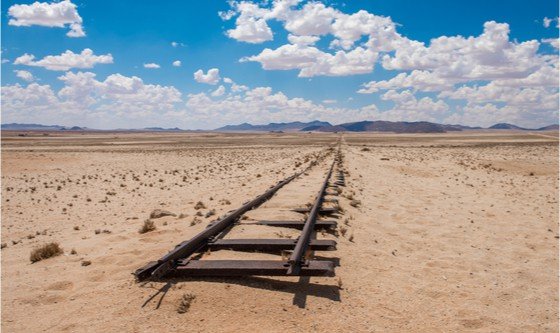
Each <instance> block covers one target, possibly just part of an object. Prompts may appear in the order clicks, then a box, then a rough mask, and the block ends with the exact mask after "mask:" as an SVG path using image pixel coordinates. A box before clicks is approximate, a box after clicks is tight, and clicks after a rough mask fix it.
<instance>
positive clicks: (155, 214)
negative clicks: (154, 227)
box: [150, 209, 177, 219]
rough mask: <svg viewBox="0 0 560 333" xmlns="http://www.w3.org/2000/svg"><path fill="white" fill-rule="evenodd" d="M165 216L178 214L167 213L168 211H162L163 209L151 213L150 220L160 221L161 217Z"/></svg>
mask: <svg viewBox="0 0 560 333" xmlns="http://www.w3.org/2000/svg"><path fill="white" fill-rule="evenodd" d="M164 216H177V214H175V213H172V212H170V211H167V210H162V209H154V210H153V211H152V212H151V213H150V218H151V219H159V218H160V217H164Z"/></svg>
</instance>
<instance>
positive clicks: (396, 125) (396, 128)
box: [214, 120, 559, 133]
mask: <svg viewBox="0 0 560 333" xmlns="http://www.w3.org/2000/svg"><path fill="white" fill-rule="evenodd" d="M558 128H559V126H558V124H552V125H548V126H544V127H540V128H535V129H530V128H524V127H519V126H516V125H513V124H508V123H498V124H495V125H493V126H490V127H488V128H483V127H479V126H477V127H472V126H464V125H458V124H456V125H449V124H438V123H432V122H427V121H415V122H407V121H384V120H377V121H359V122H350V123H342V124H338V125H333V124H331V123H329V122H322V121H318V120H314V121H311V122H308V123H303V122H299V121H298V122H288V123H269V124H267V125H251V124H249V123H242V124H239V125H227V126H223V127H220V128H216V129H215V130H214V131H218V132H244V131H253V132H255V131H256V132H258V131H269V132H270V131H304V132H393V133H445V132H452V131H463V130H480V129H494V130H521V131H525V130H528V131H546V130H558Z"/></svg>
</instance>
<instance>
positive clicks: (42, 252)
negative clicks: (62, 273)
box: [29, 242, 64, 262]
mask: <svg viewBox="0 0 560 333" xmlns="http://www.w3.org/2000/svg"><path fill="white" fill-rule="evenodd" d="M62 253H64V251H63V250H62V248H61V247H60V245H58V243H55V242H52V243H48V244H45V245H43V246H41V247H37V248H35V249H33V251H31V255H30V256H29V260H31V262H37V261H41V260H43V259H47V258H50V257H56V256H59V255H61V254H62Z"/></svg>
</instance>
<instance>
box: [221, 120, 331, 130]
mask: <svg viewBox="0 0 560 333" xmlns="http://www.w3.org/2000/svg"><path fill="white" fill-rule="evenodd" d="M323 126H332V125H331V124H330V123H328V122H325V121H318V120H315V121H312V122H308V123H303V122H300V121H295V122H290V123H270V124H267V125H251V124H248V123H243V124H239V125H227V126H223V127H220V128H217V129H215V131H220V132H238V131H266V132H271V131H300V130H303V129H304V128H309V127H314V128H319V127H323ZM307 131H309V130H307Z"/></svg>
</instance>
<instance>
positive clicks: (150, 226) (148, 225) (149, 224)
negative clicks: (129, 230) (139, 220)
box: [138, 219, 156, 234]
mask: <svg viewBox="0 0 560 333" xmlns="http://www.w3.org/2000/svg"><path fill="white" fill-rule="evenodd" d="M154 230H156V225H155V223H154V221H152V220H150V219H146V220H145V221H144V224H143V225H142V228H140V230H138V232H139V233H141V234H145V233H147V232H150V231H154Z"/></svg>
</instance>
